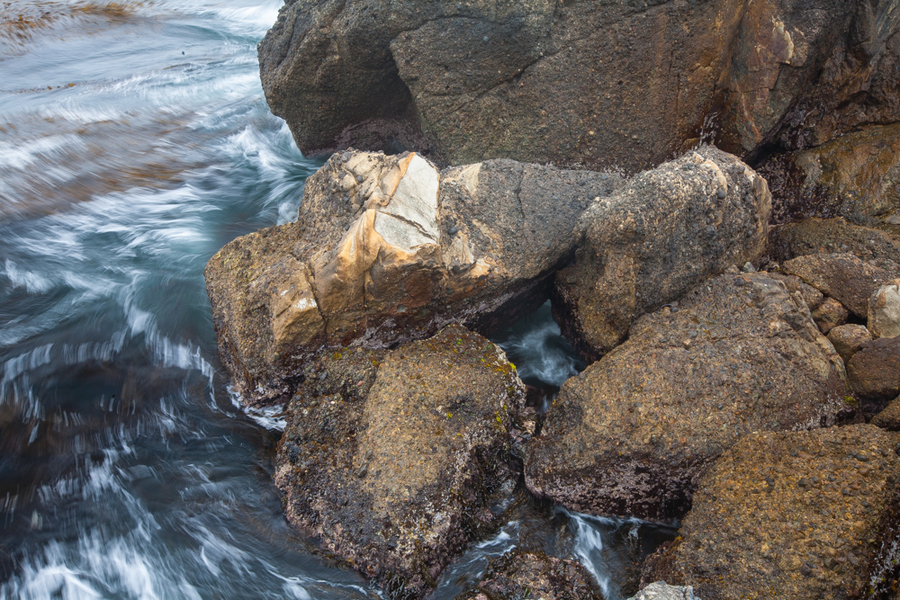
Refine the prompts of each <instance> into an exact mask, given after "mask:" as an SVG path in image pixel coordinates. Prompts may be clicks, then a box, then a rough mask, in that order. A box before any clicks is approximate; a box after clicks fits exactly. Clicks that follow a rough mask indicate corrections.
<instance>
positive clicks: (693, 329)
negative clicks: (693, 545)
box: [525, 273, 848, 520]
mask: <svg viewBox="0 0 900 600" xmlns="http://www.w3.org/2000/svg"><path fill="white" fill-rule="evenodd" d="M847 394H848V392H847V389H846V387H845V383H844V371H843V363H842V362H841V360H840V358H839V357H838V356H837V354H836V353H835V352H834V349H833V348H832V346H831V344H830V343H829V342H828V341H827V340H826V339H825V338H824V336H822V335H821V333H819V331H818V330H817V329H816V327H815V325H814V324H813V322H812V319H811V318H810V315H809V312H808V310H807V308H806V306H805V304H803V302H802V300H800V299H795V298H794V297H792V296H791V295H790V294H789V293H788V291H787V289H786V288H785V287H784V285H782V284H781V283H780V282H779V281H777V280H774V279H772V278H769V277H768V276H767V275H766V274H765V273H756V274H745V275H722V276H719V277H716V278H714V279H711V280H709V281H707V282H706V283H703V284H701V285H700V286H698V287H697V288H695V289H694V290H693V291H692V292H690V293H689V294H687V295H686V296H685V297H683V298H682V299H681V300H680V301H679V305H678V307H677V310H674V309H671V308H663V309H662V310H660V311H658V312H656V313H653V314H650V315H645V316H644V317H642V318H640V319H638V320H637V321H636V322H635V323H634V325H632V327H631V331H630V335H629V339H628V340H627V341H626V342H625V343H623V344H622V345H621V346H619V347H617V348H616V349H615V350H613V351H612V352H610V353H609V354H607V355H606V356H604V357H603V358H602V359H601V360H599V361H597V362H596V363H594V364H593V365H591V366H590V367H588V368H587V370H585V371H584V372H583V373H581V375H579V376H578V377H574V378H572V379H570V380H568V381H567V382H566V383H565V384H564V385H563V387H562V389H561V391H560V394H559V396H558V397H557V398H556V400H555V401H554V403H553V406H552V408H551V410H550V412H549V413H548V415H547V419H546V422H545V425H544V429H543V432H542V434H541V436H540V437H539V438H536V439H535V440H533V441H532V443H531V444H529V445H528V447H527V448H526V468H525V475H526V484H527V485H528V487H529V489H531V490H532V491H533V492H534V493H535V494H537V495H538V496H542V497H549V498H552V499H553V500H554V501H557V502H559V503H561V504H563V505H565V506H566V507H569V508H572V509H574V510H578V511H581V512H589V513H595V514H598V513H599V514H617V515H634V516H638V517H640V518H646V519H651V520H666V519H671V518H674V517H680V516H682V515H683V514H684V513H685V511H686V510H687V509H688V507H689V506H690V499H691V495H692V492H693V490H694V489H695V487H696V485H697V482H698V480H699V477H700V475H701V474H702V473H703V472H704V470H705V469H706V468H707V466H708V465H709V464H710V462H711V461H712V460H713V459H715V458H716V457H717V456H718V455H719V454H721V453H722V452H724V451H725V450H727V449H728V448H729V447H731V446H732V445H733V444H734V443H735V442H736V441H737V440H738V439H740V437H741V436H743V435H745V434H747V433H749V432H752V431H758V430H791V429H807V428H815V427H820V426H823V425H827V424H830V423H833V422H834V420H835V416H836V415H837V413H839V412H840V411H841V410H843V409H844V408H846V406H845V404H844V400H843V399H844V397H845V396H846V395H847Z"/></svg>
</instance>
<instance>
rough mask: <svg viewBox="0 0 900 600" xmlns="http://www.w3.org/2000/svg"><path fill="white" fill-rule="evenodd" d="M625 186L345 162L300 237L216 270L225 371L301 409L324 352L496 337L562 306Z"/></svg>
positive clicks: (543, 170)
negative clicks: (545, 306)
mask: <svg viewBox="0 0 900 600" xmlns="http://www.w3.org/2000/svg"><path fill="white" fill-rule="evenodd" d="M621 185H622V180H621V179H620V178H619V177H617V176H613V175H608V174H603V173H596V172H586V171H561V170H558V169H554V168H552V167H541V166H536V165H524V164H520V163H515V162H512V161H505V160H499V161H488V162H485V163H480V164H476V165H469V166H466V167H456V168H451V169H447V170H445V171H444V172H443V173H439V172H438V171H437V169H436V168H435V167H434V166H433V165H432V164H431V163H429V162H428V161H427V160H425V159H423V158H422V157H420V156H419V155H417V154H403V155H399V156H385V155H383V154H371V153H363V152H344V153H339V154H336V155H334V156H333V157H331V159H329V161H328V162H327V163H326V164H325V165H324V166H323V167H322V168H321V169H320V170H319V171H318V172H317V173H316V174H315V175H313V176H312V177H310V178H309V179H308V180H307V182H306V187H305V191H304V199H303V205H302V206H301V208H300V213H299V218H298V221H297V222H296V223H289V224H286V225H282V226H279V227H272V228H269V229H264V230H261V231H259V232H257V233H253V234H250V235H248V236H244V237H242V238H238V239H236V240H234V241H233V242H231V243H230V244H228V245H227V246H225V247H224V248H223V249H222V250H220V251H219V252H218V253H217V254H216V255H215V256H214V257H213V258H212V259H211V260H210V262H209V264H208V265H207V267H206V271H205V275H206V280H207V291H208V292H209V297H210V303H211V305H212V309H213V321H214V323H215V327H216V333H217V336H218V340H219V349H220V354H221V356H222V360H223V362H224V363H225V365H226V366H227V367H228V369H229V370H230V371H231V372H232V374H233V376H234V382H235V387H236V388H237V389H238V391H239V392H241V394H242V396H243V397H244V399H245V400H246V401H248V402H251V403H267V402H274V401H283V400H287V398H289V397H290V394H291V390H292V389H293V388H294V387H295V386H296V384H297V381H298V377H297V371H298V370H300V369H301V368H302V365H303V364H304V362H306V361H308V360H309V359H310V358H312V357H313V356H315V355H316V354H317V353H318V352H320V351H321V349H322V348H323V347H343V346H347V345H364V346H367V347H390V346H392V345H394V344H397V343H402V342H405V341H409V340H411V339H420V338H423V337H426V336H428V335H431V334H433V333H434V332H435V331H436V330H437V329H439V328H440V327H442V326H443V325H445V324H447V323H449V322H462V323H466V324H468V325H469V326H472V327H475V328H479V329H481V328H486V327H487V326H488V325H489V324H490V323H491V320H492V319H494V318H497V317H498V315H499V316H500V317H505V318H509V319H511V318H514V317H515V316H516V314H515V311H514V310H512V308H511V307H513V308H518V309H519V310H528V309H529V308H530V307H531V306H532V304H534V303H540V302H543V301H544V299H546V297H547V295H548V294H549V287H550V285H551V276H552V274H553V273H554V271H555V269H556V268H558V266H559V265H560V263H561V262H563V261H565V260H566V259H568V257H569V256H570V254H571V252H572V248H573V246H574V243H575V240H574V238H573V236H572V234H571V231H572V229H573V227H574V226H575V224H576V223H577V220H578V217H579V216H580V215H581V213H582V212H583V211H584V209H585V208H586V207H587V206H588V205H589V204H590V202H591V201H592V200H597V199H598V198H599V197H605V196H606V195H608V194H609V193H610V192H611V191H612V190H614V189H616V188H617V187H620V186H621Z"/></svg>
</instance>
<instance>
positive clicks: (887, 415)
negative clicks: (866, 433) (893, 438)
mask: <svg viewBox="0 0 900 600" xmlns="http://www.w3.org/2000/svg"><path fill="white" fill-rule="evenodd" d="M871 423H872V425H876V426H878V427H881V428H882V429H887V430H888V431H900V396H897V397H896V398H894V399H893V400H891V402H890V403H889V404H888V405H887V406H886V407H885V409H884V410H883V411H881V412H879V413H878V414H877V415H875V416H874V417H873V418H872V421H871Z"/></svg>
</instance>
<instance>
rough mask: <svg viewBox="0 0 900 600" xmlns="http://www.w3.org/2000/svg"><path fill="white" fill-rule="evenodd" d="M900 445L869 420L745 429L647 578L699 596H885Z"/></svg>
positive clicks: (894, 552)
mask: <svg viewBox="0 0 900 600" xmlns="http://www.w3.org/2000/svg"><path fill="white" fill-rule="evenodd" d="M898 444H900V435H897V434H893V433H889V432H886V431H883V430H880V429H878V428H877V427H874V426H872V425H850V426H847V427H835V428H829V429H820V430H817V431H808V432H791V433H788V432H759V433H753V434H751V435H748V436H747V437H745V438H744V439H742V440H741V442H740V443H739V444H737V445H736V446H735V447H734V448H732V449H731V450H729V451H728V452H726V453H725V454H724V455H723V456H722V457H721V458H720V459H719V460H718V461H716V463H715V465H714V466H713V467H712V468H711V469H710V472H709V473H708V474H707V475H706V476H704V478H703V480H702V482H701V485H700V488H699V489H698V490H697V493H696V494H695V495H694V506H693V508H692V509H691V512H690V513H689V514H688V516H687V517H686V518H685V520H684V522H683V525H682V527H681V530H680V538H679V539H677V540H676V541H675V543H674V545H672V546H671V547H670V548H668V549H666V550H663V551H661V552H658V553H657V555H654V556H653V557H651V558H650V559H649V560H648V562H647V565H646V567H645V578H644V580H645V581H654V580H656V579H665V580H666V581H668V582H671V583H676V584H680V585H691V586H693V587H694V590H695V591H696V593H697V594H698V595H699V596H701V597H702V598H704V600H720V599H722V600H724V599H729V600H730V599H734V600H737V599H742V600H743V599H751V600H752V599H755V598H760V599H761V598H773V597H778V598H792V599H796V600H818V599H821V598H830V599H835V600H839V599H850V598H876V597H882V596H881V594H884V592H885V591H886V588H887V586H888V585H889V583H890V581H891V579H893V577H895V576H896V569H897V566H896V560H897V558H898V547H900V520H898V519H900V487H898V485H897V481H898V478H900V458H898V456H897V454H896V452H895V449H896V447H897V445H898Z"/></svg>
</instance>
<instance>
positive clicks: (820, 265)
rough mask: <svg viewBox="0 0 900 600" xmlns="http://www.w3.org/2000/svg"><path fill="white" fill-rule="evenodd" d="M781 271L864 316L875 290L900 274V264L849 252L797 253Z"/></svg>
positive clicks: (867, 311)
mask: <svg viewBox="0 0 900 600" xmlns="http://www.w3.org/2000/svg"><path fill="white" fill-rule="evenodd" d="M883 267H887V268H883ZM782 270H783V271H784V272H785V273H787V274H789V275H796V276H797V277H799V278H801V279H802V280H803V281H805V282H806V283H808V284H809V285H811V286H813V287H814V288H816V289H818V290H820V291H821V292H822V293H823V294H825V295H826V296H831V297H832V298H834V299H835V300H837V301H838V302H840V303H841V304H843V305H844V306H845V307H847V308H848V309H849V310H850V312H852V313H853V314H855V315H856V316H857V317H860V318H861V319H865V318H866V316H867V315H868V313H869V298H870V297H871V296H872V294H873V293H874V292H875V290H877V289H878V288H879V287H881V286H882V285H883V284H885V283H887V282H888V281H890V280H891V279H893V278H895V277H897V276H898V275H900V266H898V265H897V263H894V262H893V261H890V260H883V261H877V264H876V262H866V261H863V260H860V259H859V258H857V257H856V256H855V255H853V254H849V253H843V254H808V255H806V256H798V257H797V258H794V259H791V260H789V261H787V262H786V263H784V265H782Z"/></svg>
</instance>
